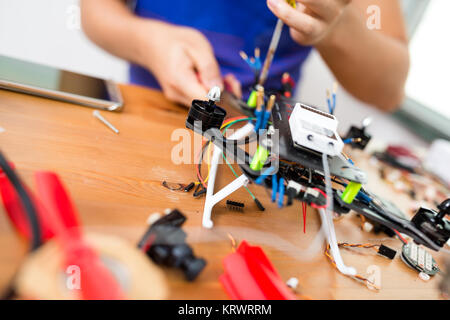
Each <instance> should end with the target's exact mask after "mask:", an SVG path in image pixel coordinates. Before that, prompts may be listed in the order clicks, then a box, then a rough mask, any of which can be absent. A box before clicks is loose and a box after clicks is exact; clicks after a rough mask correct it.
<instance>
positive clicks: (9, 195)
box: [0, 163, 54, 242]
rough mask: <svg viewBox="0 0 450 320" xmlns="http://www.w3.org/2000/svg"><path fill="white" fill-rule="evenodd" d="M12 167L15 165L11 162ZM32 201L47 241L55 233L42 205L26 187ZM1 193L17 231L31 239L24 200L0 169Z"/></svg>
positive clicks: (43, 235) (44, 238)
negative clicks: (21, 199)
mask: <svg viewBox="0 0 450 320" xmlns="http://www.w3.org/2000/svg"><path fill="white" fill-rule="evenodd" d="M10 165H11V167H12V168H14V165H13V164H12V163H11V164H10ZM25 189H26V191H27V192H28V195H29V197H30V198H31V201H33V203H34V206H35V208H36V211H37V215H38V218H39V225H40V229H41V232H42V237H41V239H42V241H43V242H45V241H47V240H49V239H51V238H53V236H54V233H53V231H52V229H51V228H50V226H49V225H48V223H47V219H46V216H45V214H43V212H44V210H43V208H42V205H41V204H40V202H39V201H37V200H36V198H35V197H34V196H33V194H32V193H31V192H30V191H29V190H28V189H27V188H26V186H25ZM0 194H1V198H2V201H3V206H4V207H5V210H6V213H7V215H8V217H9V219H10V220H11V222H12V224H13V225H14V227H15V228H16V230H17V232H18V233H19V234H20V235H21V236H23V237H24V238H25V239H27V240H30V239H31V232H30V225H29V223H28V217H27V215H26V213H25V210H24V208H23V206H22V202H21V201H20V199H19V196H18V195H17V192H16V190H15V189H14V187H13V186H12V184H11V182H10V181H9V180H8V177H7V176H6V175H5V174H4V173H3V171H2V170H1V169H0Z"/></svg>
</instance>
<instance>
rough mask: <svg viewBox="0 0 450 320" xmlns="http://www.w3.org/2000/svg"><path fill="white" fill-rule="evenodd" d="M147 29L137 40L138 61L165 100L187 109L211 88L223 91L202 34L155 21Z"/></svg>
mask: <svg viewBox="0 0 450 320" xmlns="http://www.w3.org/2000/svg"><path fill="white" fill-rule="evenodd" d="M147 25H148V29H147V30H142V31H143V33H142V37H141V38H140V39H141V44H140V50H141V57H142V58H141V61H142V62H143V64H144V66H145V67H147V68H148V69H149V70H150V71H151V72H152V73H153V75H154V76H155V77H156V79H157V80H158V82H159V84H160V86H161V88H162V91H163V93H164V95H165V96H166V97H167V98H168V99H170V100H172V101H174V102H178V103H181V104H184V105H186V106H190V105H191V102H192V100H193V99H204V98H205V96H206V94H207V93H208V91H209V89H210V88H212V87H213V86H219V87H221V88H223V82H222V77H221V74H220V69H219V65H218V63H217V61H216V59H215V56H214V51H213V48H212V47H211V44H210V43H209V41H208V39H207V38H206V37H205V36H204V35H203V34H202V33H200V32H199V31H197V30H195V29H192V28H187V27H180V26H175V25H170V24H167V23H163V22H158V21H149V23H148V24H147ZM144 29H145V28H144Z"/></svg>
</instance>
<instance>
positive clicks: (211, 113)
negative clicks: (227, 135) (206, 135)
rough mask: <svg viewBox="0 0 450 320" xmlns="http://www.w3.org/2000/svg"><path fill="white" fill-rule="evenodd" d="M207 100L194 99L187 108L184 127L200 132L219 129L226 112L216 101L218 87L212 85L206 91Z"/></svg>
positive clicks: (218, 95) (218, 96)
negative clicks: (207, 91)
mask: <svg viewBox="0 0 450 320" xmlns="http://www.w3.org/2000/svg"><path fill="white" fill-rule="evenodd" d="M207 98H208V101H203V100H194V101H192V106H191V108H190V109H189V114H188V118H187V120H186V127H187V128H189V129H191V130H194V131H198V130H199V129H200V130H201V132H205V131H207V130H209V129H212V128H216V129H220V127H221V126H222V123H223V120H224V119H225V117H226V115H227V112H226V111H225V110H224V109H222V108H220V107H218V106H217V105H216V102H219V101H220V88H219V87H214V88H212V89H211V90H210V91H209V93H208V96H207Z"/></svg>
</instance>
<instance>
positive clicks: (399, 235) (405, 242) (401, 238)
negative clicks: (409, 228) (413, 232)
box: [393, 229, 408, 244]
mask: <svg viewBox="0 0 450 320" xmlns="http://www.w3.org/2000/svg"><path fill="white" fill-rule="evenodd" d="M393 230H394V232H395V233H396V234H397V236H398V237H399V238H400V240H401V241H402V242H403V243H404V244H407V243H408V241H407V240H406V239H405V238H403V236H402V235H401V233H400V232H398V231H397V230H395V229H393Z"/></svg>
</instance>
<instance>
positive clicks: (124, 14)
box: [81, 0, 159, 65]
mask: <svg viewBox="0 0 450 320" xmlns="http://www.w3.org/2000/svg"><path fill="white" fill-rule="evenodd" d="M81 16H82V25H83V30H84V32H85V34H86V35H87V36H88V37H89V38H90V39H91V40H92V41H93V42H95V43H96V44H97V45H99V46H100V47H102V48H103V49H105V50H106V51H108V52H110V53H112V54H114V55H116V56H118V57H121V58H123V59H125V60H128V61H132V62H134V63H137V64H141V65H145V64H147V62H148V61H146V57H147V56H148V55H146V54H144V52H143V51H144V50H146V49H147V48H144V47H143V45H142V44H143V43H146V42H144V41H141V40H140V39H141V38H142V37H144V36H148V37H151V36H153V35H151V34H147V35H145V34H143V31H144V30H151V29H150V28H148V26H149V25H151V24H155V25H157V24H159V22H157V21H153V20H148V19H142V18H139V17H137V16H135V15H134V14H133V13H132V12H130V10H129V9H128V8H127V6H126V5H125V3H124V1H122V0H94V1H92V0H81Z"/></svg>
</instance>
